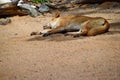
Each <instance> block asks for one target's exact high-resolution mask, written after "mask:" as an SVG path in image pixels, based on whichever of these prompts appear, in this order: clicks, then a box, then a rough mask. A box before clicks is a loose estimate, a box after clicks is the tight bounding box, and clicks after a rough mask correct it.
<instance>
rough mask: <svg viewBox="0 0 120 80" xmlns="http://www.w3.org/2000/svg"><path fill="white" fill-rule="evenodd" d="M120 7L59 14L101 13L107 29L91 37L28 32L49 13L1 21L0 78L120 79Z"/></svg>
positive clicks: (46, 19) (76, 10) (42, 23)
mask: <svg viewBox="0 0 120 80" xmlns="http://www.w3.org/2000/svg"><path fill="white" fill-rule="evenodd" d="M119 13H120V10H119V9H112V10H111V9H106V10H100V9H86V10H85V9H75V10H71V11H68V12H64V13H62V15H68V14H70V15H71V14H79V15H86V16H92V17H100V16H101V17H104V18H106V19H108V21H109V22H110V24H111V27H110V30H109V32H107V33H105V34H101V35H97V36H91V37H84V36H81V37H78V38H73V37H71V36H64V35H63V34H54V35H51V36H48V37H41V36H30V33H31V32H33V31H41V30H42V26H43V25H44V24H46V23H47V22H49V21H50V19H51V18H52V15H51V14H47V15H46V16H42V15H41V16H38V17H36V18H32V17H30V16H23V17H20V16H15V17H11V20H12V23H10V24H8V25H4V26H3V25H0V38H1V39H0V80H120V26H119V25H120V18H119V16H120V14H119Z"/></svg>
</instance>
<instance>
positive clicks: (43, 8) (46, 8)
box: [38, 4, 50, 13]
mask: <svg viewBox="0 0 120 80" xmlns="http://www.w3.org/2000/svg"><path fill="white" fill-rule="evenodd" d="M38 11H39V12H41V13H44V12H49V11H50V8H49V7H48V6H47V5H45V4H42V5H40V7H39V9H38Z"/></svg>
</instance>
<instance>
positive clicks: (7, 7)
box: [0, 2, 28, 17]
mask: <svg viewBox="0 0 120 80" xmlns="http://www.w3.org/2000/svg"><path fill="white" fill-rule="evenodd" d="M26 14H28V13H27V11H26V10H21V9H20V8H19V7H18V6H16V5H14V4H12V3H11V2H10V3H5V4H0V17H6V16H14V15H22V16H23V15H26Z"/></svg>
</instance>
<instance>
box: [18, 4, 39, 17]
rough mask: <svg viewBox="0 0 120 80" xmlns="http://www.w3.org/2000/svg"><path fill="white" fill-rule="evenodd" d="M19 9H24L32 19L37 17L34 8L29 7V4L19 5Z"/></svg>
mask: <svg viewBox="0 0 120 80" xmlns="http://www.w3.org/2000/svg"><path fill="white" fill-rule="evenodd" d="M18 6H19V7H20V8H22V9H25V10H28V12H29V13H30V15H31V16H32V17H36V16H38V12H37V10H36V9H35V8H33V7H32V6H31V5H29V4H21V5H18Z"/></svg>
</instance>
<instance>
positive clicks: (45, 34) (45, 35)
mask: <svg viewBox="0 0 120 80" xmlns="http://www.w3.org/2000/svg"><path fill="white" fill-rule="evenodd" d="M49 35H50V34H49V33H43V34H42V36H43V37H47V36H49Z"/></svg>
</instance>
